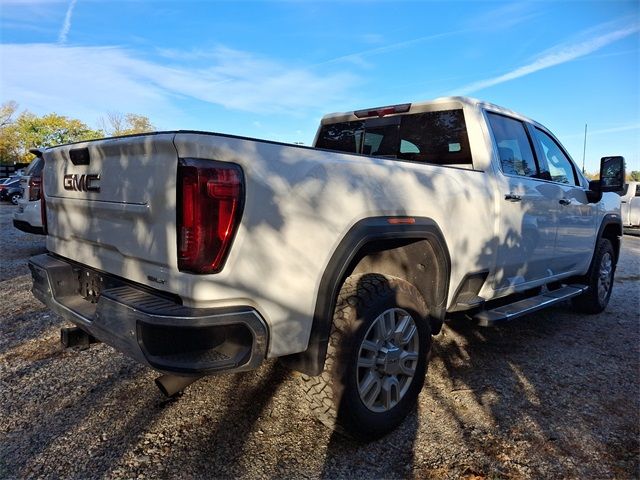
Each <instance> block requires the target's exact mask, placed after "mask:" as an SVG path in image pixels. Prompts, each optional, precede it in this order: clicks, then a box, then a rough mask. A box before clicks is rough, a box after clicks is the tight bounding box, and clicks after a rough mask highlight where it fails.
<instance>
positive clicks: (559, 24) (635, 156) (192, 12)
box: [0, 0, 640, 171]
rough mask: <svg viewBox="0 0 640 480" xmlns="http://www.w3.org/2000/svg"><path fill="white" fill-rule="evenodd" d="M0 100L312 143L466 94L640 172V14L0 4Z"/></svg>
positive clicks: (597, 7)
mask: <svg viewBox="0 0 640 480" xmlns="http://www.w3.org/2000/svg"><path fill="white" fill-rule="evenodd" d="M0 27H1V38H0V68H1V70H0V100H1V101H6V100H15V101H17V102H18V103H19V104H20V107H21V108H26V109H29V110H31V111H33V112H36V113H40V114H42V113H48V112H51V111H55V112H57V113H60V114H63V115H68V116H72V117H76V118H80V119H82V120H83V121H85V122H86V123H88V124H89V125H91V126H97V125H98V119H99V117H100V116H101V115H104V114H105V113H107V112H113V111H118V112H121V113H126V112H134V113H140V114H144V115H147V116H148V117H149V118H150V119H151V120H152V122H153V123H154V125H156V126H157V127H158V128H159V129H163V130H165V129H197V130H210V131H219V132H225V133H233V134H238V135H246V136H254V137H258V138H266V139H273V140H279V141H285V142H294V141H299V142H304V143H305V144H310V143H311V142H312V140H313V136H314V134H315V130H316V127H317V124H318V121H319V119H320V117H321V116H322V115H323V114H325V113H330V112H335V111H347V110H353V109H359V108H365V107H373V106H378V105H386V104H394V103H404V102H410V101H420V100H428V99H432V98H436V97H440V96H445V95H455V94H465V95H470V96H473V97H476V98H480V99H483V100H487V101H490V102H494V103H497V104H499V105H503V106H505V107H508V108H511V109H513V110H516V111H518V112H520V113H523V114H525V115H527V116H530V117H532V118H534V119H536V120H538V121H539V122H541V123H543V124H544V125H546V126H547V127H548V128H550V129H551V130H552V131H553V132H554V133H555V134H556V135H557V136H558V137H559V138H560V140H561V141H562V142H563V143H564V145H565V146H566V147H567V148H568V150H569V152H570V153H571V154H572V156H573V157H574V159H575V160H576V161H577V162H578V164H581V163H582V149H583V135H584V125H585V123H587V124H588V131H589V134H588V137H587V162H586V163H587V170H590V171H595V170H596V169H597V165H598V162H599V158H600V157H601V156H604V155H616V154H620V155H624V156H625V157H626V158H627V168H628V169H635V170H640V33H639V32H640V2H639V1H638V0H635V1H630V2H625V1H605V2H586V1H571V2H544V1H537V2H530V3H524V2H518V3H504V2H459V1H450V2H430V1H423V2H420V1H413V2H403V1H389V2H377V1H376V2H369V1H351V2H338V1H324V2H310V1H303V0H298V1H278V2H276V1H273V2H272V1H260V2H250V1H241V0H238V1H199V2H189V1H156V2H146V1H118V0H112V1H94V0H72V1H69V0H64V1H56V0H21V1H18V0H2V4H1V5H0Z"/></svg>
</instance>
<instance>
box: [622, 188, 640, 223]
mask: <svg viewBox="0 0 640 480" xmlns="http://www.w3.org/2000/svg"><path fill="white" fill-rule="evenodd" d="M619 195H620V202H621V205H620V211H621V212H620V213H621V215H622V225H623V226H624V227H628V228H640V182H629V183H626V184H625V185H624V188H623V189H622V191H621V192H619Z"/></svg>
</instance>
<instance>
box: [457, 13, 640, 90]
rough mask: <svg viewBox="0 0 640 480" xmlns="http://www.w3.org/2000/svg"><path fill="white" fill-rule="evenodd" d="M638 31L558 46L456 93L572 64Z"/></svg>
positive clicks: (620, 31) (622, 31)
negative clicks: (525, 63)
mask: <svg viewBox="0 0 640 480" xmlns="http://www.w3.org/2000/svg"><path fill="white" fill-rule="evenodd" d="M638 31H640V25H638V24H634V25H630V26H627V27H624V28H619V29H617V30H614V31H612V32H609V33H604V34H600V35H598V36H596V37H593V38H590V39H588V40H584V41H581V42H578V43H574V44H571V45H556V46H554V47H552V48H551V49H549V50H547V51H545V52H543V53H541V54H540V55H539V56H538V58H536V59H535V60H533V61H532V62H531V63H528V64H527V65H523V66H521V67H518V68H516V69H515V70H512V71H510V72H507V73H504V74H502V75H498V76H497V77H493V78H488V79H486V80H480V81H477V82H473V83H470V84H468V85H465V86H463V87H461V88H460V89H458V90H456V91H455V92H454V93H455V94H458V95H467V94H470V93H474V92H477V91H479V90H483V89H485V88H488V87H492V86H494V85H499V84H501V83H505V82H509V81H511V80H515V79H516V78H520V77H524V76H526V75H530V74H532V73H535V72H538V71H540V70H544V69H546V68H550V67H554V66H556V65H561V64H563V63H567V62H570V61H572V60H575V59H577V58H580V57H584V56H585V55H589V54H590V53H593V52H595V51H597V50H600V49H601V48H603V47H605V46H607V45H609V44H611V43H614V42H617V41H618V40H621V39H623V38H625V37H628V36H630V35H633V34H634V33H637V32H638Z"/></svg>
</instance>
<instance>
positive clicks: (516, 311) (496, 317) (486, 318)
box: [473, 285, 589, 327]
mask: <svg viewBox="0 0 640 480" xmlns="http://www.w3.org/2000/svg"><path fill="white" fill-rule="evenodd" d="M588 288H589V287H587V286H586V285H569V286H567V287H562V288H559V289H557V290H551V291H548V292H545V293H542V294H540V295H537V296H535V297H531V298H526V299H524V300H520V301H519V302H515V303H510V304H509V305H503V306H502V307H497V308H494V309H493V310H483V311H481V312H478V313H477V314H475V315H474V316H473V319H474V320H475V321H476V322H478V325H480V326H481V327H490V326H493V325H495V324H496V323H499V322H504V321H506V320H513V319H514V318H518V317H521V316H522V315H526V314H528V313H532V312H536V311H538V310H541V309H543V308H547V307H549V306H551V305H554V304H556V303H560V302H562V301H564V300H567V299H569V298H572V297H577V296H578V295H580V294H581V293H583V292H585V291H586V290H587V289H588Z"/></svg>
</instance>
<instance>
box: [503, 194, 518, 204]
mask: <svg viewBox="0 0 640 480" xmlns="http://www.w3.org/2000/svg"><path fill="white" fill-rule="evenodd" d="M504 199H505V200H509V201H510V202H519V201H520V200H522V197H521V196H520V195H517V194H515V193H507V194H506V195H505V196H504Z"/></svg>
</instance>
